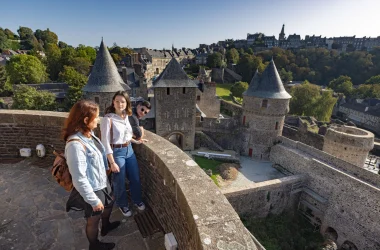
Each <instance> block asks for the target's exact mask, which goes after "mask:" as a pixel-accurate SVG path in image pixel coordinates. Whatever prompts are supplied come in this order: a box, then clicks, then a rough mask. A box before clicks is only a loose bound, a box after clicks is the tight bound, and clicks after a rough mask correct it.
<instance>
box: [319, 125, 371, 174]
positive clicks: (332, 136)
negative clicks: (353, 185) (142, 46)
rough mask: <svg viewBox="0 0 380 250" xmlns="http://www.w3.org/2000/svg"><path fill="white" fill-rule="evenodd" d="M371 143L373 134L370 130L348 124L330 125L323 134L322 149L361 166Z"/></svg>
mask: <svg viewBox="0 0 380 250" xmlns="http://www.w3.org/2000/svg"><path fill="white" fill-rule="evenodd" d="M373 145H374V135H373V134H372V133H371V132H368V131H366V130H363V129H359V128H355V127H348V126H339V127H330V128H329V129H327V133H326V135H325V143H324V145H323V151H325V152H327V153H329V154H331V155H334V156H336V157H338V158H340V159H343V160H345V161H347V162H350V163H352V164H354V165H355V166H358V167H360V168H363V167H364V164H365V161H366V160H367V157H368V153H369V151H371V150H372V149H373Z"/></svg>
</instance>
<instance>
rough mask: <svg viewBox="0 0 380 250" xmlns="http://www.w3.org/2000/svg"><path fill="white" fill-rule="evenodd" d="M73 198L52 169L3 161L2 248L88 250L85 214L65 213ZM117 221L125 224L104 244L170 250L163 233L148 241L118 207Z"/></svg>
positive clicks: (113, 217) (114, 216)
mask: <svg viewBox="0 0 380 250" xmlns="http://www.w3.org/2000/svg"><path fill="white" fill-rule="evenodd" d="M45 165H46V164H45ZM68 195H69V193H68V192H66V191H65V190H64V189H63V188H61V187H60V186H59V185H58V184H57V183H56V182H55V180H53V178H52V177H51V175H50V171H49V170H48V169H47V168H41V167H35V166H32V165H31V162H30V161H22V162H19V163H16V164H1V159H0V249H1V250H12V249H14V250H26V249H30V250H36V249H41V250H42V249H44V250H50V249H51V250H52V249H54V250H59V249H65V250H67V249H72V250H74V249H88V242H87V238H86V236H85V230H84V226H85V220H84V218H83V212H70V213H66V212H65V203H66V200H67V197H68ZM135 213H136V212H135ZM111 220H112V221H114V220H121V221H122V224H121V226H120V227H119V228H118V229H116V230H115V231H113V232H110V233H109V235H107V236H106V237H104V238H103V240H104V241H106V242H115V243H116V244H117V246H116V249H133V250H140V249H141V250H146V249H147V250H159V249H164V239H163V235H162V233H157V234H155V235H154V236H152V237H150V238H145V239H144V238H143V237H142V235H141V233H140V231H139V230H138V227H137V224H136V222H135V220H134V219H133V218H132V217H130V218H125V217H123V216H122V214H121V213H120V211H119V210H118V209H114V211H113V212H112V215H111Z"/></svg>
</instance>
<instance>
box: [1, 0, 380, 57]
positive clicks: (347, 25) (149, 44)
mask: <svg viewBox="0 0 380 250" xmlns="http://www.w3.org/2000/svg"><path fill="white" fill-rule="evenodd" d="M31 2H32V3H31ZM18 4H20V6H22V7H17V8H16V12H17V15H15V12H13V11H12V12H11V13H10V11H7V12H4V13H2V17H1V18H0V20H1V22H0V23H1V27H2V28H3V29H5V28H8V29H10V30H11V31H13V32H14V33H17V29H18V28H19V26H24V27H29V28H31V29H32V30H33V31H35V30H36V29H41V30H45V29H47V28H49V29H50V30H51V31H53V32H55V33H56V34H57V35H58V39H59V40H60V41H63V42H65V43H67V44H69V45H72V46H74V47H77V46H78V45H79V44H84V45H87V46H92V47H96V46H99V44H100V42H101V39H102V37H103V39H104V42H105V44H106V45H107V46H108V47H111V46H112V45H113V44H114V43H115V42H116V44H117V45H119V46H121V47H127V46H128V47H130V48H141V47H146V48H151V49H158V50H162V49H163V48H165V49H170V48H171V47H172V44H173V45H174V47H176V48H182V47H186V48H197V47H198V46H199V44H212V43H217V42H218V41H224V40H226V39H234V40H241V39H246V38H247V34H248V33H250V34H254V33H263V34H265V35H266V36H273V35H274V36H275V37H276V38H277V39H278V35H279V33H280V31H281V28H282V25H283V24H285V35H286V37H288V36H289V35H293V34H297V35H300V36H301V38H302V39H304V38H305V36H306V35H309V36H313V35H315V36H320V35H321V36H322V37H326V38H330V37H344V36H354V35H355V36H356V37H358V38H362V37H372V38H374V37H378V36H380V30H378V29H376V28H375V27H380V19H378V18H377V10H378V9H380V1H375V0H362V1H360V2H359V1H355V0H346V1H344V0H334V1H328V0H319V1H315V0H310V1H308V2H306V3H305V1H302V0H287V1H281V0H269V1H266V2H265V3H264V2H258V1H251V0H236V1H235V2H233V3H231V2H229V1H223V0H219V1H216V0H209V1H207V2H206V1H200V0H193V1H192V2H187V1H181V0H176V1H174V0H166V1H164V2H159V3H158V2H156V1H150V0H148V1H145V2H144V3H140V2H137V1H133V0H131V1H128V3H127V2H125V1H120V0H113V1H112V2H111V3H107V4H104V3H103V2H101V1H97V0H93V1H90V0H82V1H73V0H67V1H66V2H65V4H60V3H54V2H53V3H52V2H48V3H46V2H45V1H42V0H32V1H27V0H20V1H18ZM2 7H3V9H13V8H15V6H14V2H11V1H9V0H5V3H2ZM57 9H59V10H60V11H59V12H57Z"/></svg>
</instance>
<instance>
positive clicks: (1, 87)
mask: <svg viewBox="0 0 380 250" xmlns="http://www.w3.org/2000/svg"><path fill="white" fill-rule="evenodd" d="M11 93H12V85H11V84H10V83H9V81H8V77H7V72H6V71H5V67H4V66H2V65H0V96H10V95H11Z"/></svg>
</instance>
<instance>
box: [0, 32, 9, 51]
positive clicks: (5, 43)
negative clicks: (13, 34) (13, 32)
mask: <svg viewBox="0 0 380 250" xmlns="http://www.w3.org/2000/svg"><path fill="white" fill-rule="evenodd" d="M9 48H10V41H9V40H8V36H7V35H6V34H5V33H4V31H3V30H0V51H3V50H4V49H9Z"/></svg>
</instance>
